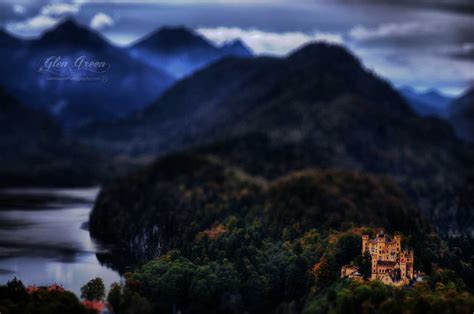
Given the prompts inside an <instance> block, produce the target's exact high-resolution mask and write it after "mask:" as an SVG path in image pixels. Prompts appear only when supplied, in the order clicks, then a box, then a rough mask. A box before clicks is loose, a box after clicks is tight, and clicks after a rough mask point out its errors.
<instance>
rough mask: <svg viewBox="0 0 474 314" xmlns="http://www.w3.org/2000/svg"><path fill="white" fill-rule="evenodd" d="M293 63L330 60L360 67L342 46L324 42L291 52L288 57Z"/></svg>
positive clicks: (354, 57) (314, 43)
mask: <svg viewBox="0 0 474 314" xmlns="http://www.w3.org/2000/svg"><path fill="white" fill-rule="evenodd" d="M289 59H290V60H293V61H305V62H317V61H321V60H323V62H324V60H331V61H332V62H337V63H338V64H340V63H348V64H353V65H356V66H361V63H360V61H359V59H357V57H356V56H355V55H353V54H352V53H351V52H350V51H349V50H348V49H346V48H344V47H343V46H340V45H336V44H330V43H325V42H312V43H309V44H307V45H304V46H303V47H301V48H299V49H297V50H296V51H293V52H292V53H291V54H290V56H289Z"/></svg>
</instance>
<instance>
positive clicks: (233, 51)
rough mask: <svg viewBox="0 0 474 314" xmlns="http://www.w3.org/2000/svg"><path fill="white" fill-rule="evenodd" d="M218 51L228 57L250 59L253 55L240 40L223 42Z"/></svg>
mask: <svg viewBox="0 0 474 314" xmlns="http://www.w3.org/2000/svg"><path fill="white" fill-rule="evenodd" d="M220 50H221V51H222V52H223V54H225V55H229V56H236V57H251V56H252V55H253V53H252V50H251V49H250V48H249V47H248V46H247V45H246V44H245V43H244V42H243V41H242V40H240V39H235V40H231V41H228V42H225V43H224V44H223V45H222V46H221V47H220Z"/></svg>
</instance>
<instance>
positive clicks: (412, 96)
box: [400, 87, 453, 118]
mask: <svg viewBox="0 0 474 314" xmlns="http://www.w3.org/2000/svg"><path fill="white" fill-rule="evenodd" d="M400 93H401V94H402V95H403V97H404V98H405V100H406V101H407V102H408V103H409V104H410V105H411V107H412V108H413V110H415V112H416V113H418V114H419V115H420V116H435V117H440V118H446V117H447V115H448V110H449V105H450V104H451V102H452V101H453V98H451V97H447V96H445V95H443V94H441V93H440V92H438V91H437V90H434V89H433V90H428V91H426V92H423V93H419V92H417V91H415V90H414V89H413V88H410V87H402V88H401V89H400Z"/></svg>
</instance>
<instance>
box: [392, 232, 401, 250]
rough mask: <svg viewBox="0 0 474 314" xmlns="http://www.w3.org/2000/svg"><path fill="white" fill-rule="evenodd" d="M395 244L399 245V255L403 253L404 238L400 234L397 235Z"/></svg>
mask: <svg viewBox="0 0 474 314" xmlns="http://www.w3.org/2000/svg"><path fill="white" fill-rule="evenodd" d="M393 238H394V239H395V243H396V245H397V253H399V252H401V251H402V236H401V235H399V234H396V235H395V236H394V237H393Z"/></svg>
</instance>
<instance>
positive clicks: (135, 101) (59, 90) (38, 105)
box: [0, 19, 251, 129]
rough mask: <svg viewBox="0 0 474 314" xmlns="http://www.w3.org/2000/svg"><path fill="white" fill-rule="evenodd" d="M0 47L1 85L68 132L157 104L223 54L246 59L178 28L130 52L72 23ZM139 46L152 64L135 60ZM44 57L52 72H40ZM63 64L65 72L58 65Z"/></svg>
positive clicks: (242, 51) (2, 39) (241, 51)
mask: <svg viewBox="0 0 474 314" xmlns="http://www.w3.org/2000/svg"><path fill="white" fill-rule="evenodd" d="M0 43H2V45H1V47H0V57H1V58H2V59H3V60H4V61H5V62H2V64H1V65H0V71H1V72H0V73H2V74H0V84H2V85H3V86H4V87H5V88H7V89H8V90H9V91H10V92H11V93H12V94H13V95H14V96H16V97H17V98H18V99H19V100H20V101H21V102H22V103H24V104H25V105H28V106H30V107H32V108H34V109H35V110H41V111H44V112H46V113H48V114H50V115H52V116H53V117H55V118H56V119H57V120H58V121H60V123H61V124H62V125H63V127H65V128H67V129H71V128H76V127H80V126H83V125H86V124H90V123H94V122H97V121H110V120H115V119H118V118H121V117H123V116H125V115H128V114H130V113H132V112H134V111H138V110H140V109H142V108H143V107H145V106H146V105H148V104H150V103H151V102H153V101H155V100H156V99H157V98H158V97H159V96H160V95H161V93H162V92H163V91H164V90H166V89H167V88H168V87H170V86H171V85H172V84H173V83H174V82H175V81H176V78H177V77H179V76H181V75H184V74H183V73H186V74H189V73H191V72H192V71H194V70H196V69H197V68H199V67H203V66H205V65H207V64H208V63H209V62H213V61H216V60H218V59H220V58H224V57H226V56H228V55H241V56H243V55H246V56H250V55H251V52H250V51H247V50H246V47H245V46H244V45H243V43H240V42H238V41H235V42H232V43H231V44H229V45H226V46H224V47H222V48H220V47H217V46H214V45H213V44H211V43H210V42H209V41H207V40H206V39H205V38H204V37H202V36H200V35H198V34H196V33H194V32H193V31H191V30H188V29H185V28H184V27H181V28H169V27H165V28H162V29H160V30H159V31H157V32H155V33H153V34H151V35H149V36H148V37H146V38H145V39H143V40H142V41H140V42H138V43H137V44H136V46H137V47H138V48H137V49H132V50H133V51H132V50H129V49H124V48H119V47H116V46H114V45H112V44H111V43H109V42H108V41H107V40H106V39H104V38H103V37H102V36H101V35H100V34H99V33H96V32H95V31H93V30H91V29H89V28H88V27H87V26H83V25H80V24H78V23H77V22H76V21H75V20H73V19H65V20H63V21H62V22H60V23H59V24H58V25H56V26H55V27H53V28H52V29H50V30H48V31H46V32H45V33H43V34H42V35H41V36H40V37H39V38H38V39H32V40H20V39H17V38H15V37H13V36H11V35H9V34H8V33H4V32H0ZM145 47H149V48H150V49H149V50H148V48H147V49H145ZM142 48H143V49H145V50H146V51H147V53H146V56H148V57H150V58H151V59H153V60H155V61H156V60H157V62H155V63H153V62H148V61H149V60H148V58H147V57H146V56H141V55H140V56H138V55H137V53H138V54H141V52H142V51H144V50H142ZM162 52H166V58H164V57H163V56H162V55H160V53H162ZM78 58H84V60H85V61H86V62H89V61H90V62H99V63H100V62H104V63H107V64H109V65H110V69H109V70H107V71H105V72H104V73H100V72H97V71H95V70H94V69H91V70H88V69H85V68H83V69H81V70H80V71H76V69H75V68H74V66H75V62H76V61H77V59H78ZM47 60H49V63H50V65H49V66H51V67H54V68H53V69H46V71H44V69H45V63H46V62H47ZM53 62H56V63H54V64H53ZM64 62H66V63H67V67H65V68H61V64H63V63H64ZM83 64H85V63H83ZM40 67H42V68H43V71H42V72H39V69H40ZM176 71H177V72H176ZM136 91H140V92H139V93H137V92H136ZM85 95H87V96H86V97H84V96H85Z"/></svg>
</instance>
